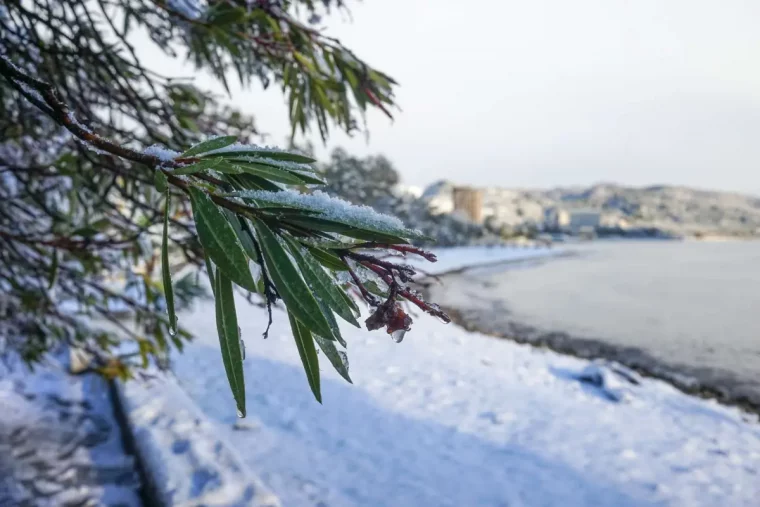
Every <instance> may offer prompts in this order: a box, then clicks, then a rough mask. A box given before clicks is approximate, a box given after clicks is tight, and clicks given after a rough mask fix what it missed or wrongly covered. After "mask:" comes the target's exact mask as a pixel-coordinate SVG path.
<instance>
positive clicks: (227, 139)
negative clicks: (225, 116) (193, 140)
mask: <svg viewBox="0 0 760 507" xmlns="http://www.w3.org/2000/svg"><path fill="white" fill-rule="evenodd" d="M236 140H237V138H236V137H235V136H219V137H215V138H213V139H208V140H206V141H203V142H201V143H198V144H196V145H195V146H193V147H192V148H190V149H189V150H187V151H186V152H185V153H183V154H182V155H180V158H184V157H194V156H195V155H199V154H201V153H206V152H208V151H212V150H218V149H220V148H224V147H225V146H229V145H231V144H232V143H234V142H235V141H236Z"/></svg>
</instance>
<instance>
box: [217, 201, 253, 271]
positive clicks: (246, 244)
mask: <svg viewBox="0 0 760 507" xmlns="http://www.w3.org/2000/svg"><path fill="white" fill-rule="evenodd" d="M222 211H223V212H224V214H225V215H226V216H227V221H228V222H229V223H230V225H231V226H232V229H233V230H234V231H235V234H236V235H237V237H238V239H239V240H240V244H241V245H243V250H245V253H246V254H248V257H249V258H250V259H251V260H252V261H254V262H259V256H258V255H257V254H256V247H255V246H254V244H253V238H252V236H251V233H250V229H249V228H248V225H247V224H246V223H245V222H242V223H241V220H245V219H241V218H239V217H238V216H237V215H235V214H234V213H233V212H231V211H230V210H228V209H224V210H222Z"/></svg>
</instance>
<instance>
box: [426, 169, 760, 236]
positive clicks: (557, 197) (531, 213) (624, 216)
mask: <svg viewBox="0 0 760 507" xmlns="http://www.w3.org/2000/svg"><path fill="white" fill-rule="evenodd" d="M453 186H454V185H453V184H452V183H451V182H448V181H439V182H436V183H434V184H432V185H430V186H429V187H428V188H427V189H425V191H424V192H423V194H422V197H421V199H423V200H424V201H425V202H427V205H428V206H429V208H430V209H431V211H432V212H433V213H449V212H451V211H452V209H453V199H452V190H453ZM483 192H484V195H483V212H484V213H483V214H484V216H485V217H486V219H487V220H488V221H489V222H490V223H492V224H496V225H503V226H507V227H509V226H511V227H520V226H525V225H536V226H540V225H541V224H542V223H543V220H544V211H545V210H546V209H548V208H551V207H559V208H565V209H569V210H572V209H593V210H598V211H600V212H601V213H602V223H603V225H606V226H609V227H618V226H623V227H652V228H656V229H658V230H661V231H665V232H668V233H672V234H678V235H685V236H694V235H728V236H755V235H760V197H755V196H749V195H742V194H736V193H729V192H715V191H707V190H696V189H692V188H687V187H680V186H651V187H643V188H637V187H626V186H622V185H616V184H609V183H604V184H598V185H594V186H591V187H586V188H554V189H549V190H533V189H507V188H487V189H484V191H483ZM488 217H491V218H488ZM539 228H540V227H539Z"/></svg>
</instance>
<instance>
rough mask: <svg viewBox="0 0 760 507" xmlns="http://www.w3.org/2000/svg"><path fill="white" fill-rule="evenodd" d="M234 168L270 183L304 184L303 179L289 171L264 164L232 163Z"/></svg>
mask: <svg viewBox="0 0 760 507" xmlns="http://www.w3.org/2000/svg"><path fill="white" fill-rule="evenodd" d="M230 164H231V165H232V166H234V167H236V168H238V169H240V172H243V173H248V174H252V175H254V176H259V177H261V178H264V179H266V180H269V181H277V182H279V183H287V184H290V185H298V184H300V183H303V179H302V178H299V177H298V176H296V175H295V174H293V173H292V172H289V171H284V170H282V169H278V168H276V167H270V166H267V165H263V164H254V163H251V162H237V161H235V162H231V163H230Z"/></svg>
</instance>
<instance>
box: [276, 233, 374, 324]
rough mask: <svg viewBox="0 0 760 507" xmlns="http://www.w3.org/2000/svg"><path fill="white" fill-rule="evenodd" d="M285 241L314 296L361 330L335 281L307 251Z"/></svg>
mask: <svg viewBox="0 0 760 507" xmlns="http://www.w3.org/2000/svg"><path fill="white" fill-rule="evenodd" d="M285 240H286V242H287V243H288V247H289V248H290V252H291V253H292V254H293V257H294V258H295V259H296V261H297V262H298V265H299V266H301V273H303V276H304V279H305V280H306V283H308V284H309V286H310V287H311V289H312V290H313V291H314V292H315V293H316V294H319V295H320V296H321V297H320V299H321V300H322V301H324V302H325V303H327V306H329V307H330V308H331V309H332V310H334V311H335V313H337V314H338V315H340V316H341V317H342V318H343V319H344V320H345V321H346V322H348V323H350V324H352V325H354V326H356V327H358V328H361V326H360V325H359V323H358V322H357V321H356V319H355V318H354V315H353V312H352V311H351V308H350V307H349V306H347V305H346V302H345V301H344V300H343V299H342V298H341V297H340V294H338V286H337V285H336V284H335V281H334V280H332V279H331V278H330V277H329V276H328V275H327V273H325V271H324V269H322V266H321V265H320V264H319V262H318V261H317V259H315V258H314V257H313V256H312V255H311V253H309V251H304V250H303V248H302V247H301V245H300V244H298V243H297V242H296V241H295V240H294V239H292V238H289V237H287V236H286V237H285ZM338 334H339V333H338Z"/></svg>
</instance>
